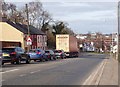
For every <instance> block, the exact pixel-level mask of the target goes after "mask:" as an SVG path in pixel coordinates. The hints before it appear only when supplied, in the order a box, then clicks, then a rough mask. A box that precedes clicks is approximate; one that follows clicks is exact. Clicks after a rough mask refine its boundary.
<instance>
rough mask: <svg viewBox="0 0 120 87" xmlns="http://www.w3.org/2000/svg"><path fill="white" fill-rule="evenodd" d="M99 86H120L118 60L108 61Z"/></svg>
mask: <svg viewBox="0 0 120 87" xmlns="http://www.w3.org/2000/svg"><path fill="white" fill-rule="evenodd" d="M99 85H118V61H117V60H116V59H114V58H109V59H107V61H106V65H105V67H104V70H103V73H102V76H101V79H100V81H99Z"/></svg>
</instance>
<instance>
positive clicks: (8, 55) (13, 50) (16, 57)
mask: <svg viewBox="0 0 120 87" xmlns="http://www.w3.org/2000/svg"><path fill="white" fill-rule="evenodd" d="M21 61H25V62H26V63H27V64H28V63H30V57H29V55H28V54H26V53H25V50H24V49H22V48H21V47H5V48H2V64H4V63H6V62H11V64H14V63H15V62H16V64H20V63H21Z"/></svg>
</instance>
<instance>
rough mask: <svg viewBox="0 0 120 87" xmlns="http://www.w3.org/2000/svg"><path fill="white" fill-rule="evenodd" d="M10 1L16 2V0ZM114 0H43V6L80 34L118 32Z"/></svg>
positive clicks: (20, 3)
mask: <svg viewBox="0 0 120 87" xmlns="http://www.w3.org/2000/svg"><path fill="white" fill-rule="evenodd" d="M5 1H8V0H5ZM9 1H10V2H13V3H15V2H16V1H15V0H9ZM28 1H30V0H28ZM114 1H115V0H114ZM114 1H113V0H109V2H108V1H107V0H106V1H104V2H103V1H101V2H100V1H97V0H91V2H90V0H89V1H88V0H87V1H84V2H83V1H81V0H41V2H42V3H43V7H44V8H45V9H46V10H47V11H48V12H49V13H50V14H51V15H52V17H53V19H55V20H61V21H64V22H67V23H68V24H69V27H70V28H71V29H72V30H73V31H74V32H75V33H78V34H79V33H87V32H89V31H91V32H102V33H112V32H116V31H117V3H116V2H114ZM24 3H25V2H24ZM24 3H22V2H19V3H17V5H18V6H22V5H24Z"/></svg>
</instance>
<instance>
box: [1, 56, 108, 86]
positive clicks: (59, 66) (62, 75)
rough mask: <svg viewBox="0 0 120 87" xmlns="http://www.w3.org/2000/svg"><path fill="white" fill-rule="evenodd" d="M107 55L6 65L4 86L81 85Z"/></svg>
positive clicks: (3, 70) (3, 69)
mask: <svg viewBox="0 0 120 87" xmlns="http://www.w3.org/2000/svg"><path fill="white" fill-rule="evenodd" d="M105 57H106V55H104V54H87V55H83V56H80V57H79V58H68V59H58V60H56V61H48V62H31V64H20V65H11V64H5V65H4V66H3V68H2V84H3V85H81V84H83V83H84V81H85V80H86V79H87V78H88V77H89V75H90V74H91V73H92V71H93V70H94V69H95V68H96V67H97V65H98V64H100V63H101V62H102V61H103V60H104V59H105Z"/></svg>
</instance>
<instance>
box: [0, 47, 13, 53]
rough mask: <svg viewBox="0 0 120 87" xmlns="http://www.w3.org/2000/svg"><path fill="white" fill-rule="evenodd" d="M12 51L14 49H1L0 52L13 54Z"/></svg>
mask: <svg viewBox="0 0 120 87" xmlns="http://www.w3.org/2000/svg"><path fill="white" fill-rule="evenodd" d="M14 51H15V49H14V48H2V52H7V53H11V52H14Z"/></svg>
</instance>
